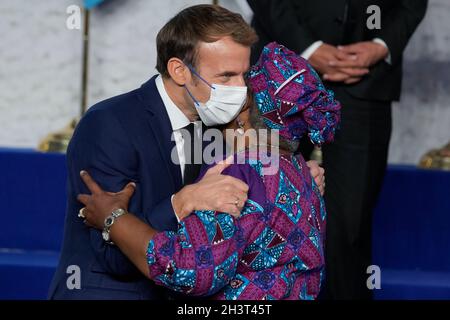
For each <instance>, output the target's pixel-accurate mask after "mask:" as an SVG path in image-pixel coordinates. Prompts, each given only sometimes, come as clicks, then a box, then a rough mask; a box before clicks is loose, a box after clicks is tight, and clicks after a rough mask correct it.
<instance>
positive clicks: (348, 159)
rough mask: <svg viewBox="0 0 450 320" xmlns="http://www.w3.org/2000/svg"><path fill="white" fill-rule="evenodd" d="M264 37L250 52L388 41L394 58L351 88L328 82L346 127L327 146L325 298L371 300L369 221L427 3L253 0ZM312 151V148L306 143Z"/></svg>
mask: <svg viewBox="0 0 450 320" xmlns="http://www.w3.org/2000/svg"><path fill="white" fill-rule="evenodd" d="M248 3H249V5H250V6H251V8H252V10H253V12H254V14H255V15H254V18H253V21H252V25H253V27H254V28H255V29H256V31H257V33H258V35H259V37H260V42H259V43H258V44H257V45H256V46H255V48H254V50H253V52H252V60H253V62H255V61H256V59H257V57H258V56H259V54H260V51H261V49H262V48H263V46H264V45H265V44H267V43H268V42H271V41H277V42H279V43H281V44H283V45H285V46H286V47H288V48H289V49H291V50H294V51H296V52H297V53H299V54H301V53H302V52H304V51H305V50H306V49H307V48H308V47H309V46H310V45H311V44H313V43H314V42H316V41H318V40H321V41H323V42H324V43H327V44H330V45H334V46H337V45H346V44H352V43H356V42H361V41H371V40H373V39H374V38H380V39H381V40H383V41H384V42H385V43H386V45H387V47H388V49H389V52H390V55H391V63H390V64H389V63H387V62H386V61H384V60H383V61H379V62H378V63H377V64H375V65H373V66H372V67H371V68H370V73H369V74H368V75H367V76H365V77H364V78H363V79H362V80H361V81H359V82H358V83H356V84H353V85H345V84H343V83H331V82H327V83H326V86H327V87H328V88H330V89H332V90H333V91H334V92H335V94H336V97H337V99H338V100H339V101H340V102H341V103H342V122H341V129H340V130H339V132H338V133H337V135H336V139H335V142H334V143H333V144H331V145H328V146H324V148H323V160H324V163H323V165H324V167H325V170H326V171H325V172H326V177H327V178H326V183H327V185H326V195H325V200H326V205H327V211H328V220H327V240H326V259H327V260H326V263H327V282H326V288H327V294H326V296H327V297H330V298H336V299H358V298H369V297H370V292H369V291H368V290H367V287H366V279H367V277H368V275H367V274H366V268H367V266H368V265H370V264H371V250H370V249H371V241H370V240H371V219H372V209H373V207H374V205H375V202H376V199H377V196H378V193H379V190H380V187H381V183H382V179H383V175H384V172H385V169H386V163H387V153H388V146H389V139H390V135H391V103H392V101H395V100H398V99H399V98H400V92H401V77H402V54H403V51H404V49H405V47H406V44H407V43H408V40H409V38H410V37H411V35H412V34H413V32H414V30H415V29H416V27H417V25H418V24H419V23H420V21H421V20H422V18H423V16H424V14H425V11H426V6H427V0H398V1H392V0H276V1H273V0H248ZM369 5H378V6H379V7H380V9H381V29H380V30H369V29H368V28H367V26H366V21H367V18H368V17H369V14H367V13H366V10H367V7H368V6H369ZM302 147H303V149H302V152H305V155H306V156H308V153H309V152H310V151H311V147H310V145H305V144H303V145H302Z"/></svg>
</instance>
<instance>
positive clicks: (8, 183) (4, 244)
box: [0, 149, 66, 299]
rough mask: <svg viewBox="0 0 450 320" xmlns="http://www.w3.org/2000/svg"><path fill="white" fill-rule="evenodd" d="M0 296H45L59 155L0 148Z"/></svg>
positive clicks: (56, 241) (60, 199)
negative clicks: (0, 212)
mask: <svg viewBox="0 0 450 320" xmlns="http://www.w3.org/2000/svg"><path fill="white" fill-rule="evenodd" d="M0 168H1V170H2V173H1V179H0V190H1V191H0V203H1V204H2V214H1V216H2V223H1V225H0V229H1V231H0V299H45V298H46V296H47V291H48V287H49V284H50V281H51V279H52V276H53V273H54V271H55V268H56V265H57V262H58V257H59V252H60V250H61V243H62V236H63V228H64V215H65V206H66V192H65V191H66V165H65V156H64V155H63V154H51V153H49V154H44V153H40V152H36V151H33V150H24V149H0Z"/></svg>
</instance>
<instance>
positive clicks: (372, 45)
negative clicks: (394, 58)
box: [330, 41, 389, 68]
mask: <svg viewBox="0 0 450 320" xmlns="http://www.w3.org/2000/svg"><path fill="white" fill-rule="evenodd" d="M338 51H340V52H344V53H346V54H348V55H352V56H356V59H353V60H342V59H335V60H331V61H330V65H331V66H333V67H337V68H369V67H371V66H373V65H374V64H376V63H378V62H379V61H380V60H383V59H385V58H386V57H387V55H388V54H389V50H388V49H387V48H386V47H385V46H383V45H382V44H379V43H376V42H373V41H363V42H357V43H354V44H349V45H346V46H339V47H338Z"/></svg>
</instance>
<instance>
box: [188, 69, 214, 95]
mask: <svg viewBox="0 0 450 320" xmlns="http://www.w3.org/2000/svg"><path fill="white" fill-rule="evenodd" d="M186 66H187V67H188V69H189V70H191V72H192V73H193V74H194V75H195V76H197V78H199V79H200V80H202V81H203V82H204V83H206V84H207V85H208V87H210V88H211V89H213V90H216V88H214V86H212V85H211V84H209V82H208V81H206V80H205V79H203V77H202V76H201V75H199V74H198V73H197V71H195V70H194V68H193V67H192V66H191V65H190V64H186Z"/></svg>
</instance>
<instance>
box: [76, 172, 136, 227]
mask: <svg viewBox="0 0 450 320" xmlns="http://www.w3.org/2000/svg"><path fill="white" fill-rule="evenodd" d="M80 175H81V179H82V180H83V182H84V183H85V184H86V186H87V188H88V189H89V191H90V192H91V194H90V195H89V194H79V195H78V197H77V199H78V201H80V202H81V203H82V204H84V206H85V209H84V210H83V214H84V216H85V218H86V223H87V225H88V226H92V227H94V228H97V229H103V227H104V221H105V219H106V218H107V217H108V216H109V215H111V213H112V212H113V211H114V210H116V209H119V208H120V209H124V210H127V209H128V203H129V202H130V199H131V197H132V196H133V193H134V189H135V187H136V185H135V184H134V183H133V182H130V183H129V184H127V185H126V186H125V188H123V189H122V190H121V191H119V192H116V193H114V192H106V191H103V190H102V188H100V186H99V185H98V184H97V183H96V182H95V181H94V179H92V177H91V176H90V175H89V173H87V172H86V171H81V172H80Z"/></svg>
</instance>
